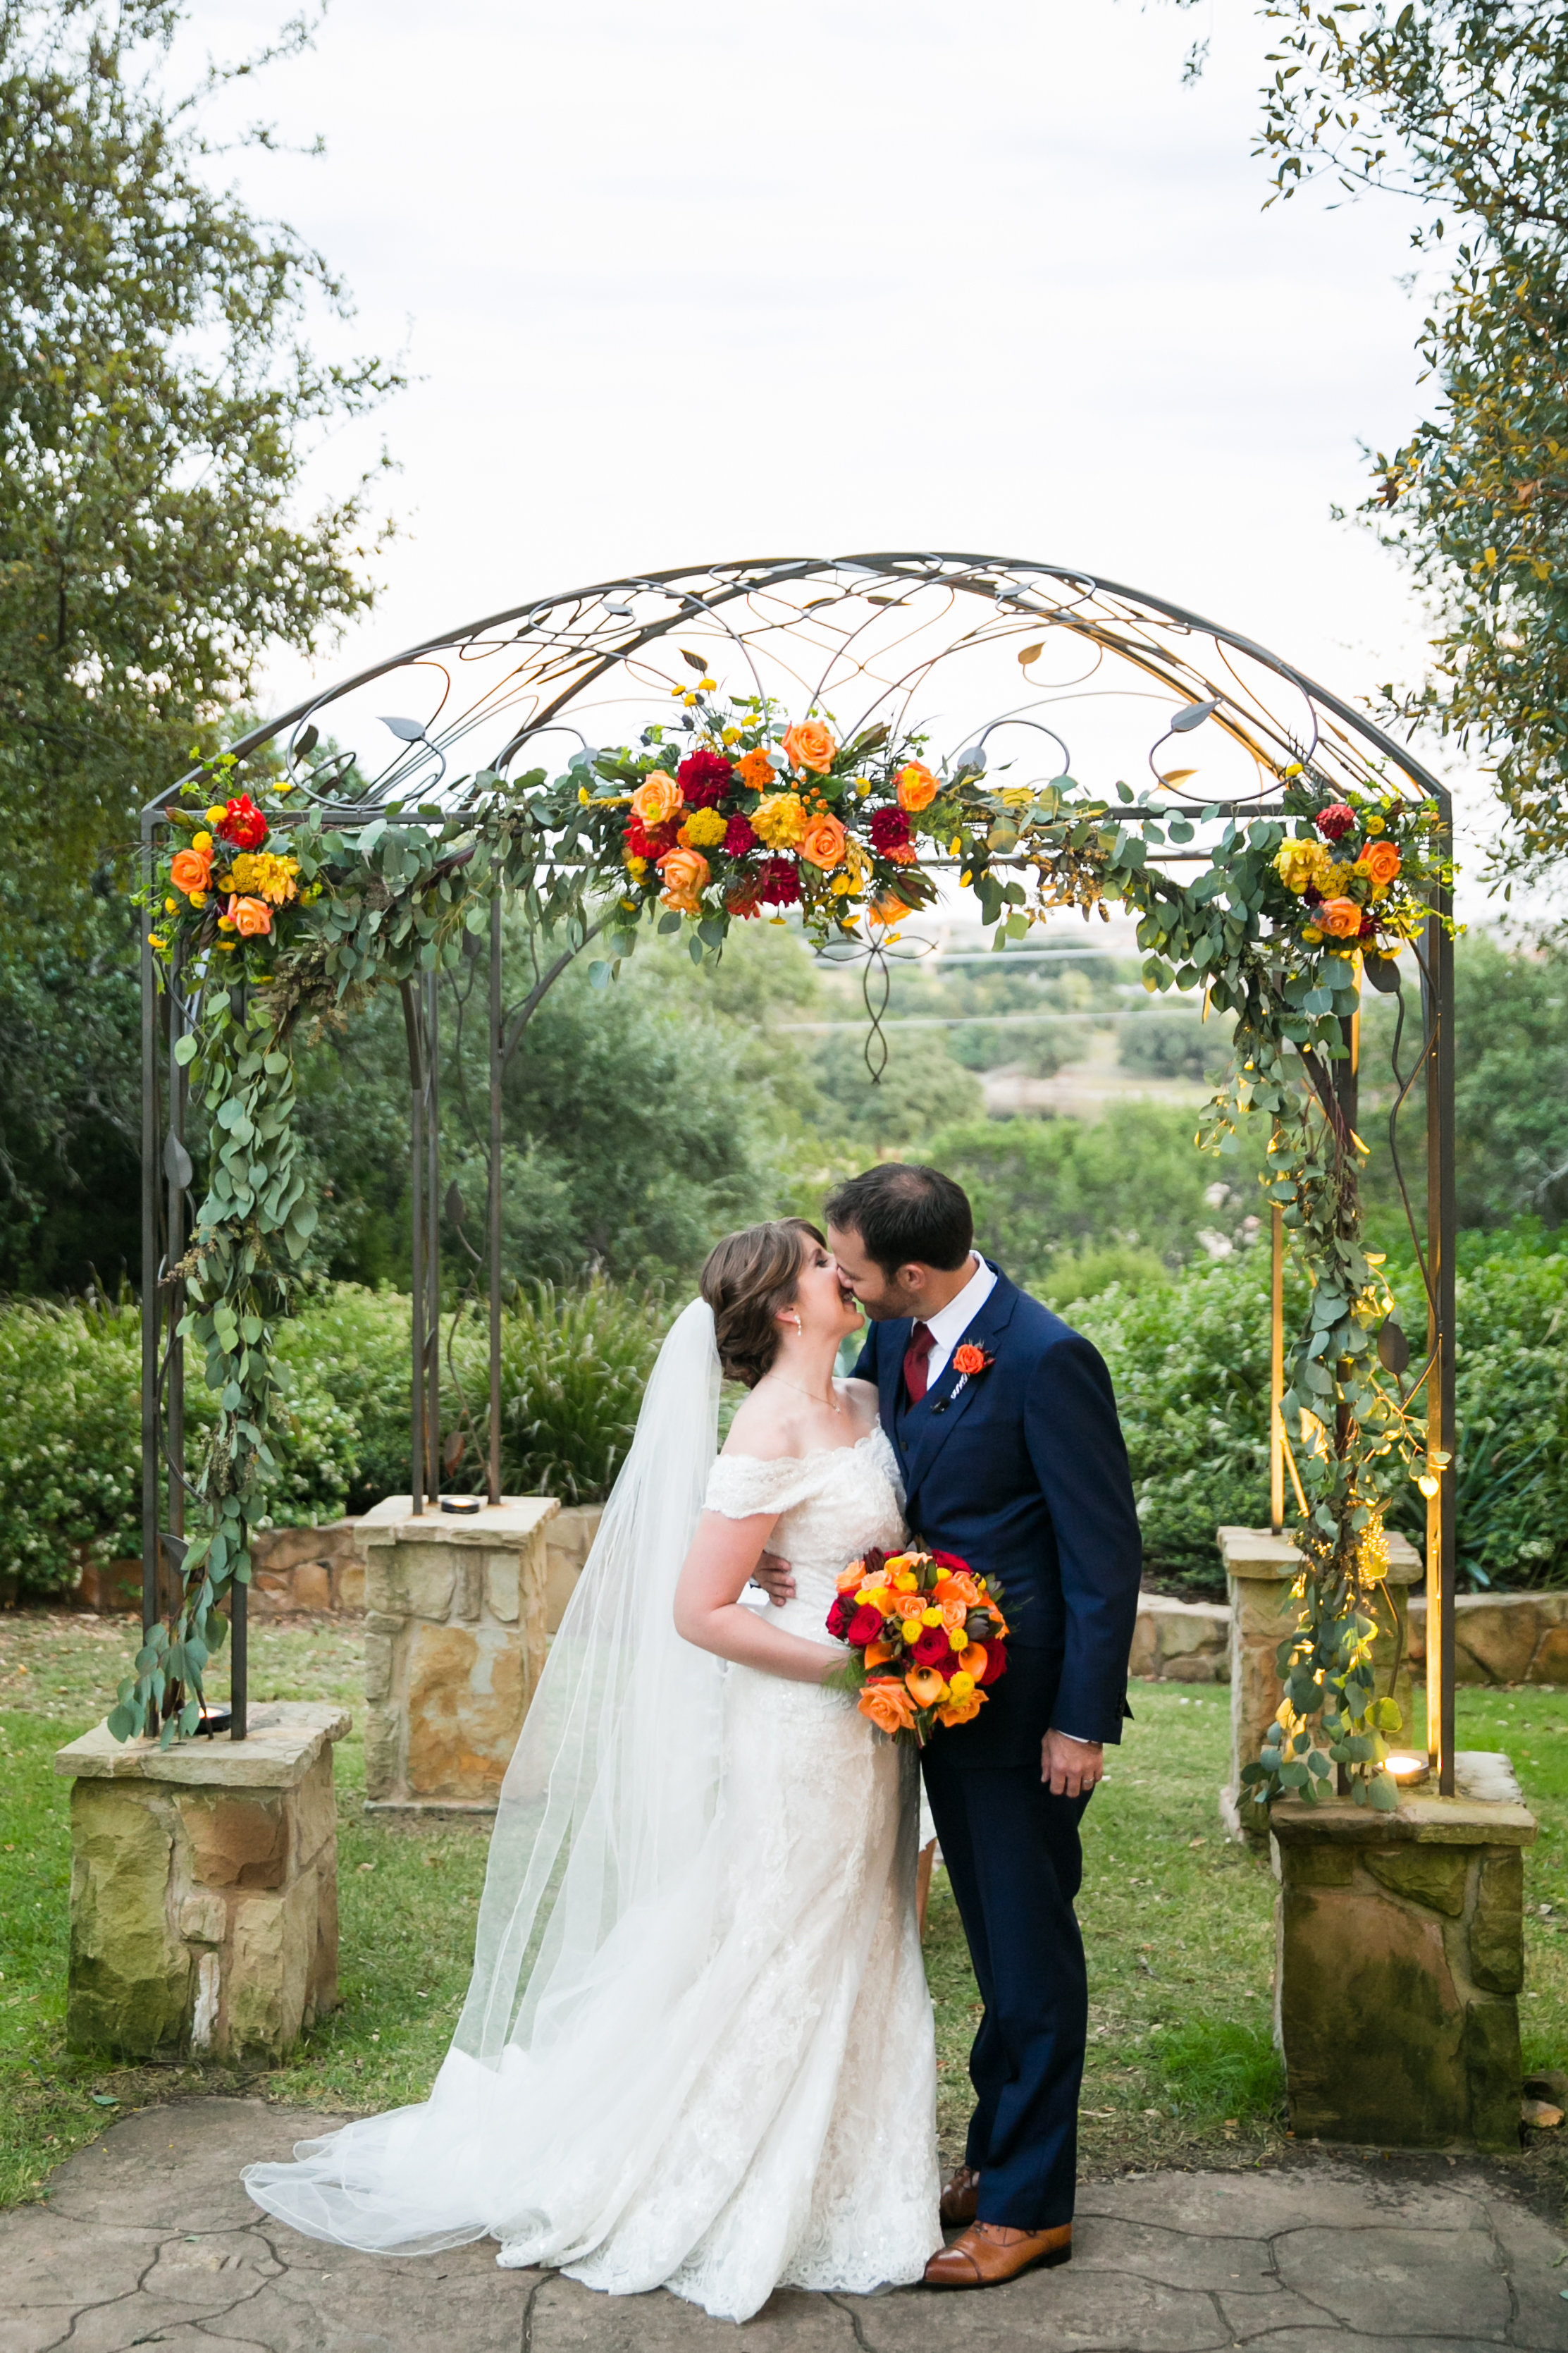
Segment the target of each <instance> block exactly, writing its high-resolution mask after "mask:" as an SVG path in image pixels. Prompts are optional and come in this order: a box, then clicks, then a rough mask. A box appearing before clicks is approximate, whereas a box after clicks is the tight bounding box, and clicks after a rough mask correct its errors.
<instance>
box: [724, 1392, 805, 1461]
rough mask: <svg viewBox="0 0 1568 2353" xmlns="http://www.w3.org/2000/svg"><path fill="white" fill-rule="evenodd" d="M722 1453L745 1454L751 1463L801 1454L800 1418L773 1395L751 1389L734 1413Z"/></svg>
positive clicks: (803, 1450) (778, 1459)
mask: <svg viewBox="0 0 1568 2353" xmlns="http://www.w3.org/2000/svg"><path fill="white" fill-rule="evenodd" d="M722 1451H723V1452H724V1453H725V1454H744V1455H748V1456H749V1457H750V1458H751V1460H752V1461H753V1462H780V1461H785V1460H786V1459H787V1458H788V1457H789V1456H791V1455H798V1454H803V1453H804V1452H805V1447H804V1446H803V1445H802V1443H801V1428H800V1417H799V1415H798V1414H796V1413H795V1412H793V1411H792V1410H791V1409H790V1407H789V1406H788V1405H787V1404H785V1403H781V1401H780V1400H779V1399H778V1398H776V1397H775V1396H773V1395H772V1394H770V1393H759V1392H758V1391H757V1390H756V1389H752V1391H751V1392H750V1393H749V1395H747V1396H746V1397H745V1398H742V1401H741V1404H740V1406H739V1408H738V1409H737V1410H736V1414H735V1419H734V1420H733V1421H732V1422H731V1424H730V1434H729V1436H728V1438H726V1439H725V1440H724V1444H723V1449H722Z"/></svg>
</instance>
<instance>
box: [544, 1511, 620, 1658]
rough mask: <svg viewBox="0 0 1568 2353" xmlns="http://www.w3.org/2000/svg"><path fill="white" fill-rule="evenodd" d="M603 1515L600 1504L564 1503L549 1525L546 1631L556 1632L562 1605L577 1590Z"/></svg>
mask: <svg viewBox="0 0 1568 2353" xmlns="http://www.w3.org/2000/svg"><path fill="white" fill-rule="evenodd" d="M604 1516H605V1507H604V1505H603V1504H563V1505H562V1507H561V1509H560V1511H559V1512H557V1514H556V1515H555V1517H554V1518H553V1519H552V1521H551V1523H550V1531H549V1535H548V1536H547V1538H546V1543H547V1545H548V1546H549V1552H550V1584H549V1590H548V1592H547V1594H546V1598H545V1613H546V1620H547V1631H548V1632H550V1633H552V1634H553V1633H556V1632H557V1631H558V1630H559V1629H560V1625H561V1620H563V1618H564V1616H565V1615H566V1604H567V1603H568V1602H569V1601H570V1600H571V1599H572V1596H573V1594H574V1592H575V1591H576V1589H577V1579H578V1578H579V1577H581V1576H582V1574H583V1570H584V1567H585V1565H586V1563H587V1558H588V1555H589V1553H590V1552H591V1551H592V1549H593V1544H594V1538H595V1536H596V1535H598V1533H599V1522H600V1521H601V1520H602V1519H603V1518H604Z"/></svg>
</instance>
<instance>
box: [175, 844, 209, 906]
mask: <svg viewBox="0 0 1568 2353" xmlns="http://www.w3.org/2000/svg"><path fill="white" fill-rule="evenodd" d="M169 875H170V880H171V881H173V883H174V888H175V890H176V891H184V893H185V895H186V897H187V898H188V897H189V896H190V893H191V892H193V891H205V889H206V887H207V885H208V883H209V882H210V881H212V877H213V862H212V860H211V858H210V857H209V856H208V854H207V852H206V851H205V849H176V850H175V852H174V864H173V865H172V866H171V867H170V869H169Z"/></svg>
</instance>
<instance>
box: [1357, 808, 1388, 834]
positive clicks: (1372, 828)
mask: <svg viewBox="0 0 1568 2353" xmlns="http://www.w3.org/2000/svg"><path fill="white" fill-rule="evenodd" d="M1361 824H1362V831H1363V833H1383V832H1384V831H1386V829H1387V828H1385V826H1384V821H1383V819H1382V818H1380V817H1379V816H1378V814H1377V811H1376V810H1375V809H1369V810H1368V812H1367V814H1366V815H1365V816H1364V817H1363V818H1362V821H1361Z"/></svg>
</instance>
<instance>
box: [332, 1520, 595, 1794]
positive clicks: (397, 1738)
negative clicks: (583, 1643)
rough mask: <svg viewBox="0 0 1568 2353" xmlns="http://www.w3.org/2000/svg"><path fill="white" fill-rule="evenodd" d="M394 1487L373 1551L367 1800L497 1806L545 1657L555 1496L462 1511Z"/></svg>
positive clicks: (364, 1532)
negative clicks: (416, 1505)
mask: <svg viewBox="0 0 1568 2353" xmlns="http://www.w3.org/2000/svg"><path fill="white" fill-rule="evenodd" d="M409 1501H410V1499H409V1498H408V1496H406V1495H391V1496H388V1498H387V1500H386V1501H385V1502H384V1504H377V1505H376V1507H375V1509H374V1511H373V1512H369V1513H367V1514H365V1516H364V1518H363V1519H362V1520H361V1522H360V1526H359V1538H360V1544H361V1546H362V1547H363V1552H364V1557H365V1585H364V1591H365V1621H364V1622H365V1644H364V1693H365V1701H366V1718H365V1744H364V1745H365V1799H366V1803H367V1804H368V1805H370V1806H372V1807H379V1808H383V1809H388V1808H390V1809H395V1810H398V1811H400V1812H405V1813H407V1812H415V1813H417V1812H425V1811H429V1810H436V1811H439V1812H443V1813H493V1812H494V1811H495V1807H496V1800H497V1799H498V1797H499V1796H500V1785H501V1781H502V1778H503V1777H504V1775H505V1773H506V1768H507V1766H508V1763H509V1762H510V1757H511V1752H512V1750H513V1748H514V1747H515V1746H516V1745H517V1736H518V1733H519V1732H520V1731H521V1727H522V1719H523V1717H524V1715H526V1714H527V1712H528V1703H529V1701H530V1700H531V1698H532V1696H533V1689H534V1685H535V1684H536V1683H538V1681H539V1676H540V1671H541V1669H542V1667H543V1664H544V1653H545V1647H546V1642H547V1630H546V1622H545V1621H546V1595H547V1591H548V1585H549V1567H548V1556H547V1539H546V1528H547V1526H548V1524H549V1523H550V1521H551V1520H552V1519H553V1517H554V1515H555V1514H556V1512H557V1511H558V1510H559V1508H560V1506H559V1505H558V1504H557V1503H556V1502H555V1499H554V1497H553V1496H551V1495H510V1496H503V1498H502V1499H501V1501H500V1503H499V1504H494V1505H490V1504H487V1505H486V1506H485V1508H484V1509H483V1510H482V1511H479V1512H476V1513H474V1514H471V1515H468V1516H464V1517H458V1516H457V1515H456V1514H447V1513H445V1512H437V1511H430V1510H426V1511H425V1512H423V1513H422V1514H420V1515H419V1516H418V1518H415V1517H414V1515H413V1514H412V1513H411V1511H410V1509H409Z"/></svg>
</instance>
